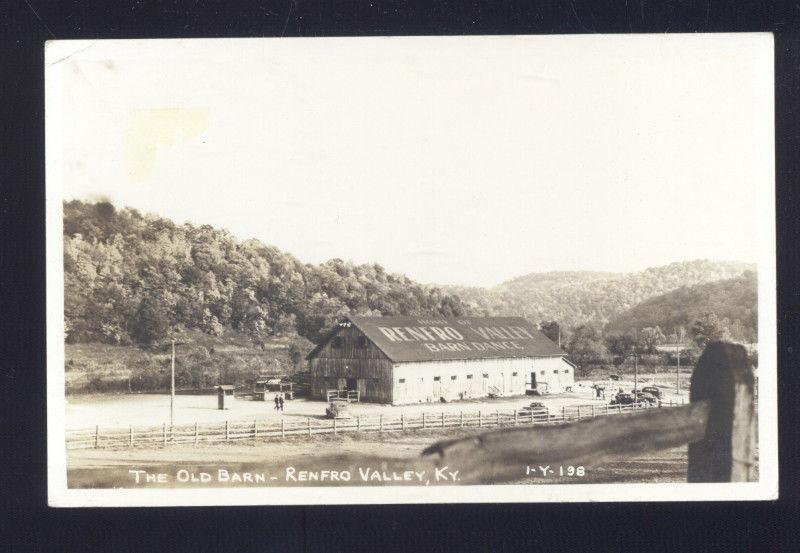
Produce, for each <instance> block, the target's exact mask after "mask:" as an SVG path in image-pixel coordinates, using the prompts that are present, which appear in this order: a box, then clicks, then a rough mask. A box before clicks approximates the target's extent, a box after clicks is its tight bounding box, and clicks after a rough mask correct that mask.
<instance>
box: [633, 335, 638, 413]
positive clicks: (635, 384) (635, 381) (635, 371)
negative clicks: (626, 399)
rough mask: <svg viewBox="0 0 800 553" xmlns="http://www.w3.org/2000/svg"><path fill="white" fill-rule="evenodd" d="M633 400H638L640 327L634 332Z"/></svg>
mask: <svg viewBox="0 0 800 553" xmlns="http://www.w3.org/2000/svg"><path fill="white" fill-rule="evenodd" d="M633 340H634V341H633V396H634V397H633V400H634V401H636V399H637V398H636V393H637V392H638V391H639V352H638V351H636V350H637V348H638V347H639V329H638V328H637V329H636V331H635V333H634V339H633Z"/></svg>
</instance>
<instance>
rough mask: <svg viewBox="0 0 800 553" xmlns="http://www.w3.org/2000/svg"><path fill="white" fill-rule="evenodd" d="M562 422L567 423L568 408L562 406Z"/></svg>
mask: <svg viewBox="0 0 800 553" xmlns="http://www.w3.org/2000/svg"><path fill="white" fill-rule="evenodd" d="M561 420H563V421H564V422H567V406H566V405H562V406H561Z"/></svg>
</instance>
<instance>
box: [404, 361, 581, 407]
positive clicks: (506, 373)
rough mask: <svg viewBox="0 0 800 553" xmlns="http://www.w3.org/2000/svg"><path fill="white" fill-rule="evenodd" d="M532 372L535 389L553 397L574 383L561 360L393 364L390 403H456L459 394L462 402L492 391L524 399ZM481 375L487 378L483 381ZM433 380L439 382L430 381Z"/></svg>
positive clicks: (572, 373) (572, 374)
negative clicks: (470, 376) (461, 396)
mask: <svg viewBox="0 0 800 553" xmlns="http://www.w3.org/2000/svg"><path fill="white" fill-rule="evenodd" d="M534 371H535V372H536V380H537V383H538V384H539V388H540V389H543V388H544V387H545V385H546V387H547V389H548V390H549V391H550V392H553V393H558V392H562V391H564V389H565V388H567V387H569V386H572V385H573V384H574V383H575V376H574V368H573V367H572V365H570V364H569V363H567V362H566V361H565V360H564V359H563V358H562V357H529V358H502V359H470V360H443V361H421V362H409V363H395V364H394V370H393V375H392V390H393V393H392V397H393V398H394V401H393V403H394V404H395V405H398V404H408V403H419V402H428V401H431V402H434V401H438V400H439V398H440V397H444V398H445V399H448V400H454V399H459V394H462V393H463V394H464V396H463V397H464V398H470V397H473V398H475V397H486V396H488V395H489V393H490V391H491V390H492V388H496V389H497V390H498V391H499V393H500V394H502V395H524V394H525V389H526V387H527V386H526V383H530V381H531V374H530V373H531V372H534ZM556 371H557V372H556ZM514 373H516V376H515V375H514ZM484 374H487V375H488V378H484V377H483V375H484ZM468 375H472V378H467V376H468ZM437 376H438V377H439V378H440V380H439V381H435V380H434V377H437ZM452 377H455V379H453V378H452ZM401 380H403V382H401Z"/></svg>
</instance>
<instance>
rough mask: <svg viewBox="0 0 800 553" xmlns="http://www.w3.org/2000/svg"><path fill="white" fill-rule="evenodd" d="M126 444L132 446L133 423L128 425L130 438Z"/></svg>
mask: <svg viewBox="0 0 800 553" xmlns="http://www.w3.org/2000/svg"><path fill="white" fill-rule="evenodd" d="M128 445H130V446H131V447H133V425H130V440H129V441H128Z"/></svg>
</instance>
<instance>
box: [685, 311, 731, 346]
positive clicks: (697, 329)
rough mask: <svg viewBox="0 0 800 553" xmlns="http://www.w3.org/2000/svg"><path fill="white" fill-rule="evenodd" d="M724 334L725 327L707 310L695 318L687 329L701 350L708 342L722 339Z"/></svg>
mask: <svg viewBox="0 0 800 553" xmlns="http://www.w3.org/2000/svg"><path fill="white" fill-rule="evenodd" d="M725 334H726V332H725V328H724V327H723V326H722V323H721V322H720V320H719V318H718V317H717V315H716V314H715V313H709V312H706V313H703V314H702V315H701V316H700V317H699V318H697V319H695V321H694V322H693V323H692V326H691V328H690V329H689V335H690V336H691V337H692V340H693V341H694V343H695V344H697V347H698V348H700V349H701V350H702V349H705V347H706V346H707V345H708V344H709V342H717V341H719V340H722V339H723V337H724V336H725Z"/></svg>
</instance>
